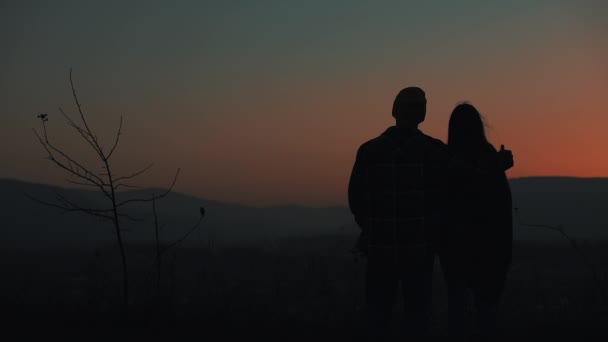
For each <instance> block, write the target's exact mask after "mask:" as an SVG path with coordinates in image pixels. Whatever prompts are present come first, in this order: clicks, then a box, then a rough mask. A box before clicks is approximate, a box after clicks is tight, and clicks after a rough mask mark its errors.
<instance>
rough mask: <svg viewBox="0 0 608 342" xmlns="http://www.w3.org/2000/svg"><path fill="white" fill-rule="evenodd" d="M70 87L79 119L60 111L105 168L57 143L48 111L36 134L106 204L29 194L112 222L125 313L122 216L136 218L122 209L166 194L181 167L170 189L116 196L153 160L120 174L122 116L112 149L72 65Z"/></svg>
mask: <svg viewBox="0 0 608 342" xmlns="http://www.w3.org/2000/svg"><path fill="white" fill-rule="evenodd" d="M70 87H71V90H72V95H73V97H74V102H75V103H76V108H77V111H78V116H79V119H76V120H74V119H72V118H71V117H70V116H69V115H68V114H66V112H65V111H64V110H63V109H62V108H61V107H59V112H60V113H61V115H62V116H63V117H64V118H65V120H66V123H67V124H68V126H69V127H71V128H73V129H74V130H75V131H76V132H77V133H78V134H79V135H80V138H81V139H82V142H83V143H84V144H86V145H88V146H90V148H91V149H92V150H93V152H94V155H95V157H96V160H97V161H99V162H101V165H102V170H103V171H102V172H95V171H94V170H95V168H93V167H91V166H90V165H85V163H84V162H82V161H79V160H77V159H75V158H74V157H72V156H71V155H70V154H69V153H68V152H66V151H65V150H64V149H62V148H60V147H58V146H56V145H55V144H54V143H53V142H52V140H51V138H50V137H49V134H48V132H47V126H46V123H47V121H48V114H39V115H38V118H39V119H40V121H41V123H42V133H39V132H38V131H37V130H36V129H33V131H34V134H35V135H36V137H37V138H38V141H39V142H40V145H42V147H43V148H44V150H45V151H46V153H47V157H48V159H49V160H50V161H51V162H52V163H53V165H55V166H56V167H58V168H59V169H61V170H63V171H64V172H65V173H67V175H68V178H67V179H66V181H67V182H68V183H70V184H75V185H80V186H87V187H92V188H95V189H97V190H98V191H99V192H100V193H101V194H102V195H103V197H104V198H105V200H106V203H107V206H104V207H87V206H84V205H81V204H79V203H76V202H75V201H73V200H71V199H68V198H67V197H65V196H63V195H62V194H60V193H56V201H55V202H48V201H43V200H40V199H37V198H34V197H32V196H29V195H28V197H29V198H30V199H32V200H34V201H36V202H38V203H41V204H44V205H47V206H50V207H54V208H57V209H61V210H63V211H64V212H77V213H84V214H88V215H91V216H94V217H97V218H101V219H103V220H107V221H109V222H111V223H112V225H113V227H114V231H115V233H116V241H117V243H118V247H119V250H120V258H121V266H122V309H123V314H125V315H126V314H127V313H128V307H129V277H128V276H129V273H128V268H127V256H126V253H125V244H124V240H123V228H122V222H123V221H122V220H125V219H126V220H136V218H134V217H131V216H130V215H128V214H127V213H125V212H123V209H124V207H125V206H126V205H127V204H130V203H136V202H153V201H154V200H157V199H159V198H162V197H165V196H166V195H167V194H169V192H171V190H172V189H173V186H174V185H175V182H176V181H177V177H178V175H179V172H180V169H177V171H176V173H175V176H174V177H173V181H172V182H171V185H170V186H169V188H168V189H166V190H165V191H164V192H162V193H161V194H159V195H155V194H152V195H151V196H150V197H143V198H139V197H138V198H129V199H124V200H120V199H119V198H118V196H117V192H118V190H119V189H120V188H133V187H136V186H135V185H133V184H131V181H132V180H133V179H135V178H136V177H138V176H140V175H142V174H144V173H145V172H146V171H148V170H149V169H150V168H151V167H152V164H150V165H148V166H146V167H145V168H143V169H141V170H139V171H136V172H132V173H130V174H126V175H118V174H116V173H115V171H114V169H113V168H112V164H111V158H112V156H113V155H114V152H115V151H116V148H117V147H118V143H119V141H120V137H121V135H122V125H123V119H122V116H121V117H120V122H119V125H118V129H117V131H116V136H115V138H114V139H113V142H112V145H111V147H110V148H109V149H106V148H104V146H103V145H102V143H101V142H100V140H99V139H98V137H97V135H96V134H95V132H94V131H93V129H92V128H91V126H90V125H89V123H88V122H87V119H86V116H85V114H84V112H83V110H82V106H81V104H80V101H79V100H78V95H77V94H76V88H75V86H74V82H73V79H72V69H70Z"/></svg>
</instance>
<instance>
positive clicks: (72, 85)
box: [70, 68, 103, 154]
mask: <svg viewBox="0 0 608 342" xmlns="http://www.w3.org/2000/svg"><path fill="white" fill-rule="evenodd" d="M70 86H71V88H72V95H73V96H74V101H75V102H76V107H78V113H79V114H80V119H81V120H82V123H83V124H84V127H85V128H86V131H87V133H88V135H89V136H90V137H91V139H92V140H93V142H94V143H95V145H96V146H97V148H99V150H100V151H101V147H100V146H99V143H98V142H97V137H95V135H94V134H93V131H92V130H91V128H90V127H89V124H88V123H87V120H86V119H85V117H84V113H83V112H82V106H81V105H80V101H78V95H76V87H75V86H74V81H73V80H72V68H70ZM101 152H102V154H103V151H101Z"/></svg>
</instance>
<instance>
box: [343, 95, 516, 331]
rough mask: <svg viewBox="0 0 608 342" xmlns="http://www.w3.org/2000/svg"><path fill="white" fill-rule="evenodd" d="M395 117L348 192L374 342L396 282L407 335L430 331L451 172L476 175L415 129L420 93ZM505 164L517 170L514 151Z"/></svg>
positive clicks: (400, 98)
mask: <svg viewBox="0 0 608 342" xmlns="http://www.w3.org/2000/svg"><path fill="white" fill-rule="evenodd" d="M392 115H393V117H394V118H395V120H396V125H395V126H391V127H389V128H388V129H387V130H386V131H384V133H382V134H381V135H380V136H378V137H376V138H374V139H372V140H370V141H368V142H366V143H364V144H363V145H361V147H359V150H358V151H357V157H356V161H355V164H354V166H353V170H352V174H351V178H350V183H349V189H348V198H349V206H350V209H351V212H352V213H353V215H354V217H355V220H356V222H357V224H358V225H359V227H360V228H361V235H360V237H359V240H358V243H357V248H358V250H359V251H360V252H362V253H363V254H364V255H365V256H366V257H367V265H366V289H365V297H366V314H367V323H368V334H369V338H370V340H373V341H381V340H383V339H385V338H386V337H387V335H388V331H389V329H388V328H389V321H390V318H391V313H392V308H393V302H394V298H395V294H396V290H397V287H398V286H399V284H400V286H401V290H402V293H403V299H404V306H403V308H404V312H405V314H406V322H405V324H406V329H407V331H408V332H409V333H410V334H412V335H426V334H428V333H429V323H430V322H429V316H430V302H431V289H432V288H431V285H432V272H433V264H434V258H435V252H434V249H433V244H434V242H435V241H436V236H435V235H436V234H437V232H438V231H439V225H440V220H441V218H442V216H443V213H444V211H445V210H444V203H445V197H446V196H445V193H446V191H447V179H448V177H447V175H448V170H449V172H452V173H453V172H454V170H457V171H459V172H462V173H464V174H470V175H472V176H475V175H476V172H477V171H476V170H475V169H474V168H473V167H468V166H467V165H464V164H463V163H459V162H458V161H456V160H454V159H453V158H452V157H451V155H450V154H449V152H448V149H447V146H446V144H444V143H443V142H442V141H440V140H437V139H434V138H432V137H430V136H428V135H425V134H424V133H422V132H421V131H420V130H419V129H418V125H419V124H420V123H422V122H423V121H424V119H425V116H426V97H425V93H424V91H423V90H422V89H420V88H418V87H408V88H405V89H403V90H401V91H400V92H399V94H398V95H397V97H396V98H395V101H394V103H393V110H392ZM501 158H502V161H503V164H505V165H504V167H505V168H509V167H510V166H512V165H513V163H512V156H511V154H510V151H506V152H504V153H503V155H502V156H501ZM463 179H464V178H463Z"/></svg>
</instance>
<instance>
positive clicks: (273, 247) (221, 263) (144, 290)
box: [0, 236, 608, 341]
mask: <svg viewBox="0 0 608 342" xmlns="http://www.w3.org/2000/svg"><path fill="white" fill-rule="evenodd" d="M352 243H353V238H352V237H349V236H335V237H319V238H308V239H304V238H302V239H293V240H284V241H276V242H273V243H267V244H259V245H256V246H231V247H228V246H224V247H219V246H209V245H204V246H201V247H196V248H195V247H181V248H179V249H175V250H173V251H172V252H169V253H167V254H165V256H164V257H163V260H162V262H163V265H162V269H161V275H160V283H157V280H158V278H157V273H156V267H155V266H154V247H153V246H137V245H130V246H128V257H129V265H130V270H129V272H130V289H131V293H132V298H131V303H130V313H129V317H128V318H125V317H124V316H121V315H120V312H119V308H120V274H121V273H120V267H119V263H118V253H117V249H116V248H115V247H114V246H104V247H100V248H98V249H97V250H89V251H78V250H76V249H72V250H61V251H58V250H55V251H46V252H41V251H38V252H23V251H21V252H18V251H16V249H14V250H12V251H9V250H6V249H5V250H3V251H2V257H1V258H0V260H1V267H2V270H3V272H2V273H3V277H2V281H1V282H0V291H1V292H0V293H1V299H0V301H1V302H0V307H1V310H2V312H1V314H2V316H3V317H4V318H3V322H4V323H7V324H13V325H14V324H18V325H25V326H44V325H50V326H54V327H69V328H76V327H86V328H97V329H98V328H104V329H105V328H109V327H125V326H126V327H137V328H147V329H149V330H157V329H158V330H167V329H179V330H180V331H183V330H184V329H187V330H193V331H197V332H198V333H199V334H200V336H201V337H210V336H218V335H220V334H221V335H223V336H224V337H235V338H236V337H248V338H253V337H263V338H266V339H275V338H276V339H285V340H290V341H293V340H307V339H310V338H313V337H314V338H322V339H327V338H330V337H335V338H338V339H339V340H343V341H352V340H359V339H360V338H361V336H362V334H363V327H364V325H363V320H362V317H363V305H362V304H363V286H364V282H363V276H364V272H363V271H364V260H355V259H354V257H353V256H352V255H351V254H350V253H349V252H348V250H349V249H350V247H351V246H352ZM607 247H608V243H590V244H583V245H581V247H580V248H579V250H578V251H577V250H575V249H573V248H572V247H571V246H569V245H566V244H564V245H549V244H540V243H517V244H516V246H515V249H514V263H513V265H512V269H511V273H510V277H509V280H508V283H507V288H506V290H505V294H504V300H503V306H502V314H501V318H502V319H501V331H502V334H503V335H504V336H509V337H510V336H525V335H527V336H538V337H543V339H544V338H548V337H549V338H550V337H558V338H559V337H565V336H572V337H575V338H577V339H580V338H581V337H591V336H593V337H608V302H607V301H606V298H605V293H606V290H607V289H606V287H605V284H606V283H608V248H607ZM579 252H582V253H583V254H582V255H581V254H580V253H579ZM584 257H586V258H588V262H585V260H584ZM594 272H595V277H594ZM433 301H434V304H433V306H434V310H433V332H434V334H435V335H445V332H446V331H445V330H446V323H447V322H446V309H447V308H446V295H445V288H444V283H443V278H442V276H441V268H440V266H439V264H436V268H435V282H434V299H433ZM401 311H402V310H401V303H400V302H398V303H397V304H396V305H395V312H396V315H395V320H394V322H393V323H394V324H393V326H394V327H395V331H394V334H395V337H399V336H401V335H402V334H403V333H402V332H401V331H400V329H399V326H400V325H399V319H401V318H402V317H401V316H400V315H401Z"/></svg>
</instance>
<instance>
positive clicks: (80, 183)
mask: <svg viewBox="0 0 608 342" xmlns="http://www.w3.org/2000/svg"><path fill="white" fill-rule="evenodd" d="M65 181H66V182H68V183H70V184H74V185H83V186H91V187H95V188H97V187H98V185H97V184H91V183H84V182H76V181H73V180H70V179H65Z"/></svg>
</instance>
